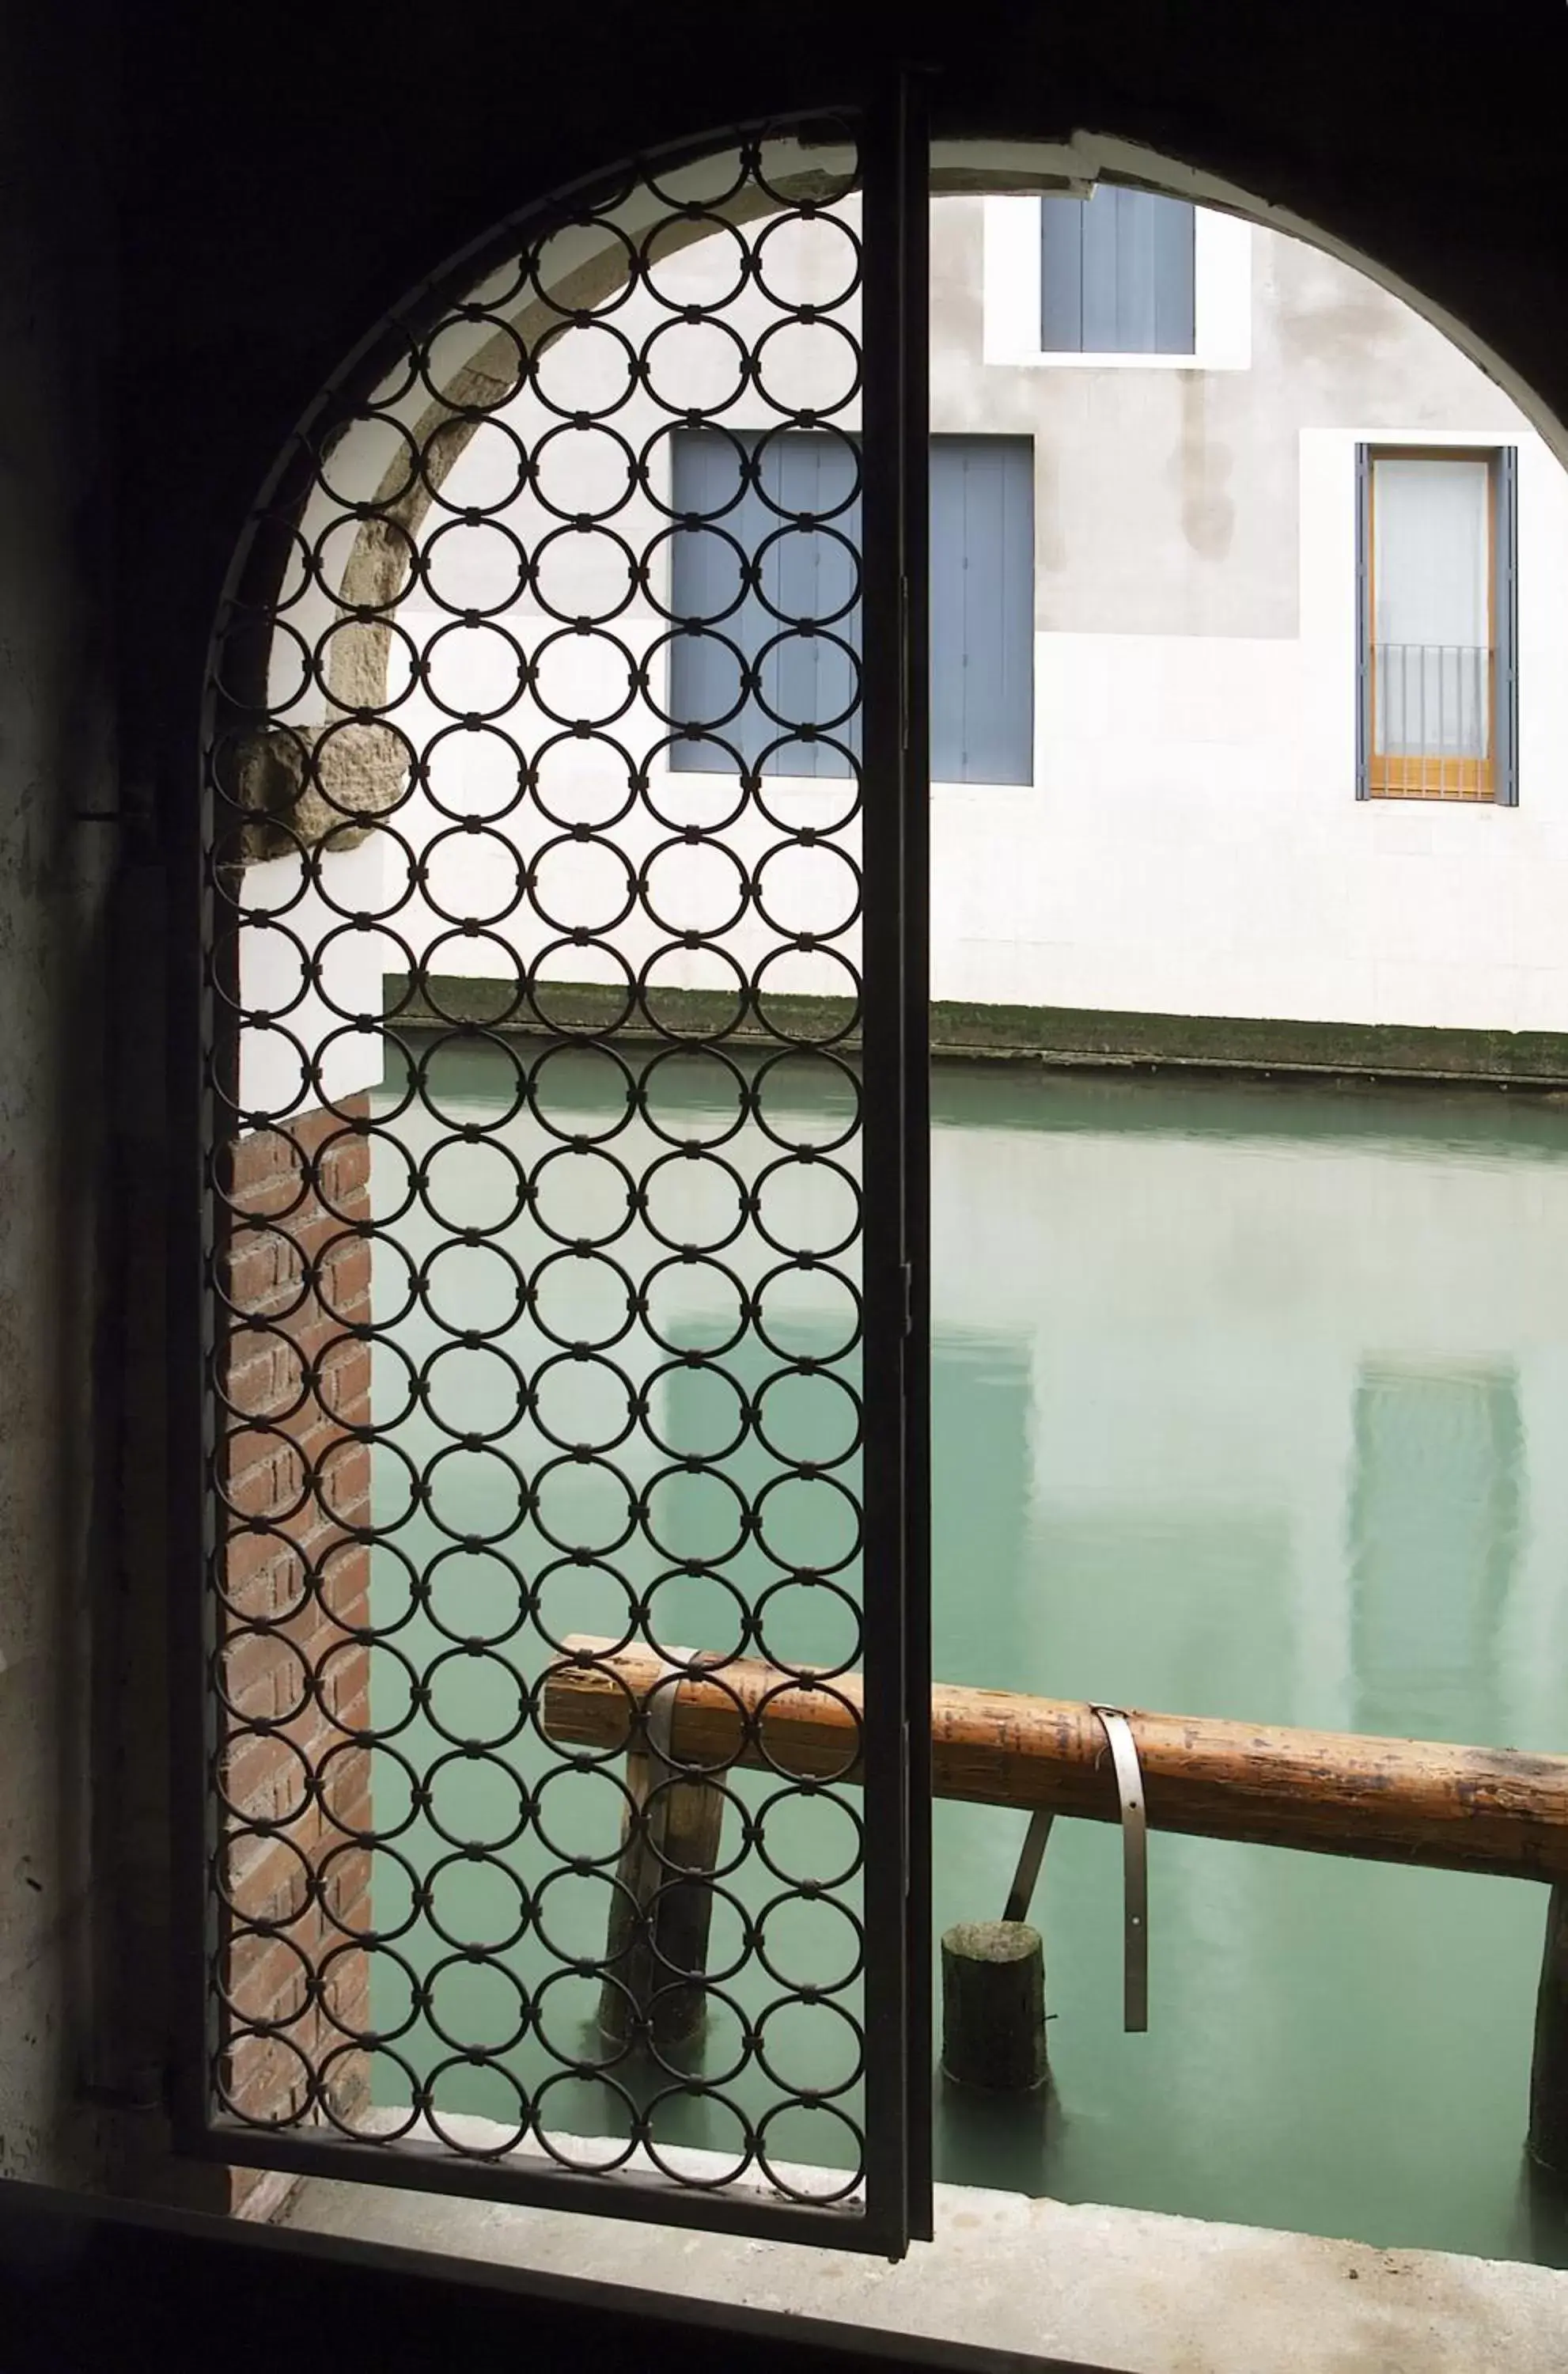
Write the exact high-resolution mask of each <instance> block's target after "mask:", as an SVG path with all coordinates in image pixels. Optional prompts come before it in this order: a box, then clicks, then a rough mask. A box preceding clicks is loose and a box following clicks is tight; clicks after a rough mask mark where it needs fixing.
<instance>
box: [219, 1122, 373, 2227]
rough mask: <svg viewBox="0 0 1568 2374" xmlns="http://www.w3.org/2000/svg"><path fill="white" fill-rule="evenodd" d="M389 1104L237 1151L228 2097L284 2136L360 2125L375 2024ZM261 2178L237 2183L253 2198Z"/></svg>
mask: <svg viewBox="0 0 1568 2374" xmlns="http://www.w3.org/2000/svg"><path fill="white" fill-rule="evenodd" d="M367 1121H368V1105H367V1103H366V1101H365V1100H364V1099H356V1100H352V1101H350V1102H346V1103H345V1105H344V1106H343V1108H342V1109H341V1110H340V1111H335V1112H323V1111H315V1112H311V1113H309V1114H307V1115H304V1116H302V1117H298V1118H296V1119H295V1120H293V1121H291V1122H289V1123H288V1124H287V1128H285V1129H268V1130H258V1131H255V1132H252V1133H251V1134H248V1135H247V1136H245V1137H243V1138H241V1139H240V1140H239V1141H237V1142H235V1143H234V1144H232V1145H230V1146H228V1147H227V1148H226V1149H225V1151H224V1153H223V1156H222V1158H221V1160H220V1163H219V1167H218V1172H217V1181H216V1183H217V1187H218V1192H219V1193H220V1195H221V1197H222V1199H223V1201H224V1204H225V1205H227V1208H228V1212H229V1213H230V1215H231V1216H232V1219H231V1232H230V1237H229V1242H228V1247H227V1250H226V1252H225V1253H224V1255H223V1257H222V1260H221V1263H220V1267H219V1281H218V1282H219V1290H220V1295H221V1297H222V1298H223V1300H224V1302H225V1303H226V1304H227V1307H228V1311H229V1313H230V1317H229V1321H228V1340H227V1344H226V1345H225V1346H223V1348H222V1350H221V1352H220V1354H219V1357H218V1388H219V1398H220V1403H221V1404H222V1406H223V1407H224V1409H225V1410H226V1412H227V1417H226V1434H225V1438H224V1440H223V1442H222V1444H221V1447H220V1451H219V1454H218V1474H219V1477H220V1479H221V1485H222V1491H223V1497H224V1499H225V1500H226V1501H227V1504H228V1510H229V1511H230V1514H229V1516H228V1520H227V1538H226V1539H225V1540H224V1541H223V1542H222V1543H221V1545H220V1547H219V1551H218V1554H217V1556H218V1571H217V1577H216V1580H217V1581H218V1583H219V1587H220V1590H221V1594H222V1603H223V1604H222V1614H221V1617H220V1623H219V1628H218V1638H217V1644H216V1650H215V1652H214V1661H213V1663H214V1672H213V1681H214V1686H215V1687H216V1690H217V1692H218V1693H219V1704H220V1715H219V1745H218V1752H217V1762H216V1782H217V1788H218V1792H219V1796H220V1802H221V1803H222V1804H223V1805H224V1807H225V1808H226V1809H227V1810H226V1812H225V1814H224V1816H223V1819H224V1823H225V1830H226V1837H225V1841H224V1862H225V1875H224V1883H223V1886H224V1895H225V1898H226V1901H227V1914H226V1922H227V1928H226V1934H225V1935H224V1937H223V1939H222V1942H221V1944H220V1947H219V1957H220V1969H221V1980H220V1983H221V1986H222V1991H223V1994H224V1997H225V1999H226V2002H227V2004H228V2017H227V2022H226V2029H227V2032H226V2039H225V2042H226V2050H225V2051H224V2053H223V2056H222V2060H221V2062H220V2066H219V2088H220V2103H221V2104H222V2105H223V2106H226V2107H227V2108H228V2109H229V2110H232V2111H234V2112H236V2113H238V2114H239V2115H240V2117H242V2118H244V2119H246V2120H249V2121H258V2122H262V2123H265V2124H275V2123H280V2122H283V2121H290V2122H294V2121H298V2122H300V2123H314V2122H317V2121H321V2120H322V2118H324V2117H325V2115H326V2108H327V2105H328V2104H330V2105H331V2106H332V2108H333V2110H335V2111H336V2112H337V2113H338V2115H339V2116H342V2117H347V2116H349V2115H350V2114H351V2113H352V2111H353V2110H354V2108H355V2106H356V2104H357V2102H358V2101H360V2100H361V2099H362V2098H363V2097H364V2095H365V2092H366V2064H365V2057H364V2054H363V2052H362V2051H359V2050H358V2049H357V2047H356V2045H355V2043H354V2041H353V2038H354V2036H355V2034H356V2032H358V2033H363V2032H364V2031H365V2030H366V2029H367V2028H368V2027H369V1957H368V1956H367V1954H366V1952H365V1950H364V1948H363V1946H362V1945H360V1944H359V1943H358V1942H357V1938H358V1936H360V1935H361V1934H362V1933H363V1932H364V1931H365V1929H366V1928H367V1926H368V1925H369V1887H370V1850H369V1847H367V1846H365V1845H362V1844H360V1843H358V1842H357V1839H356V1838H355V1836H354V1833H355V1832H356V1831H362V1830H365V1829H367V1828H369V1821H370V1750H369V1746H368V1745H366V1744H364V1742H363V1740H362V1739H361V1738H358V1737H357V1735H356V1734H357V1733H362V1732H363V1731H364V1729H365V1728H366V1727H367V1726H368V1724H369V1679H370V1652H369V1644H368V1642H367V1641H366V1640H365V1639H363V1638H362V1637H357V1633H358V1632H360V1631H362V1629H363V1628H364V1627H365V1626H366V1625H367V1624H368V1623H369V1576H370V1553H369V1546H368V1545H367V1544H366V1543H365V1542H364V1541H362V1540H360V1539H358V1538H357V1537H356V1534H355V1533H354V1531H353V1530H352V1529H353V1528H355V1527H357V1526H362V1525H365V1524H368V1523H369V1515H370V1448H369V1442H368V1440H365V1439H363V1438H362V1437H361V1436H360V1435H358V1434H357V1433H356V1432H355V1431H353V1429H355V1428H365V1427H367V1426H368V1425H369V1416H370V1346H369V1340H368V1335H367V1334H366V1332H365V1331H367V1330H368V1328H369V1320H370V1240H369V1234H368V1229H369V1219H370V1194H369V1187H370V1143H371V1142H370V1138H369V1134H368V1132H367V1127H366V1124H367ZM245 2189H246V2180H244V2179H243V2178H240V2179H239V2180H238V2181H237V2200H236V2205H239V2200H238V2195H240V2194H242V2192H243V2191H244V2190H245Z"/></svg>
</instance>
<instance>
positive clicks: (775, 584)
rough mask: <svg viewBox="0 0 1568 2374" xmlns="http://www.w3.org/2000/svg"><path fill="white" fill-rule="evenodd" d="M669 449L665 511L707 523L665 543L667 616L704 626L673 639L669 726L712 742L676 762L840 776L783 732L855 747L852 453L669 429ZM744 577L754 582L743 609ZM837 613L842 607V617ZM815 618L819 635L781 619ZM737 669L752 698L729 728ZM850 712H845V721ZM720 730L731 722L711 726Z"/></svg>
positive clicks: (818, 439)
mask: <svg viewBox="0 0 1568 2374" xmlns="http://www.w3.org/2000/svg"><path fill="white" fill-rule="evenodd" d="M673 449H674V450H673V491H672V497H671V508H672V510H673V511H675V512H677V513H680V512H694V513H696V514H698V515H699V516H700V517H701V518H703V519H704V520H705V521H707V522H708V524H706V525H702V526H693V527H686V528H680V529H678V530H677V531H676V534H675V535H674V536H673V539H672V544H673V554H672V564H671V576H672V596H671V604H670V606H671V609H672V611H673V614H674V617H675V618H676V619H677V620H678V621H682V622H685V623H686V624H688V625H693V626H696V627H698V628H699V629H702V628H704V625H705V622H711V624H710V625H709V626H708V627H707V628H706V630H704V631H699V632H697V633H695V634H693V633H677V634H676V636H675V638H674V641H673V643H672V645H671V661H670V699H669V708H670V713H671V715H672V716H673V718H674V719H675V720H676V721H677V723H679V724H682V725H691V726H700V727H705V728H706V729H707V730H708V733H709V734H710V735H712V736H713V737H715V738H713V739H710V740H698V739H696V738H695V737H693V738H685V739H683V740H681V741H680V742H678V743H677V744H676V745H675V746H674V749H673V752H672V763H673V765H674V766H676V767H680V768H692V769H694V770H697V771H699V772H708V773H719V774H724V773H733V772H734V771H735V757H734V753H736V752H737V751H738V752H739V754H740V757H741V759H742V761H743V763H744V764H745V765H747V766H755V765H756V763H757V762H758V760H759V759H762V761H763V771H764V772H765V773H766V774H778V773H783V774H790V775H847V774H848V771H849V764H850V762H849V760H848V758H846V756H845V755H844V752H843V750H842V749H839V748H836V747H835V746H834V744H833V742H832V741H829V742H823V743H817V742H813V741H810V740H807V741H803V742H802V741H792V740H790V733H791V729H792V728H793V729H799V728H801V727H804V728H807V729H808V730H822V731H824V732H825V733H827V734H829V735H833V736H834V737H835V738H836V739H837V741H838V742H841V743H845V744H847V745H848V747H849V748H850V749H851V750H855V751H858V750H859V748H860V740H859V735H860V714H859V709H858V706H857V704H856V699H855V689H856V685H855V679H856V667H855V663H854V660H853V659H852V658H851V656H850V652H858V651H859V649H860V611H859V605H858V603H855V602H853V598H852V597H853V596H854V593H855V580H856V573H857V572H856V558H855V556H856V553H857V552H858V550H859V543H860V499H859V496H858V495H856V496H855V498H854V499H853V501H851V500H850V499H849V498H850V495H851V491H852V489H853V488H854V485H855V471H856V462H855V454H854V452H853V450H852V448H851V447H850V446H849V445H848V444H847V443H846V441H844V440H843V439H841V438H837V437H831V436H823V435H819V434H813V433H812V432H810V431H799V432H795V431H788V432H786V433H784V434H782V435H778V436H773V437H769V438H767V439H766V440H759V438H758V437H757V436H756V435H755V434H748V435H746V436H744V437H739V438H737V437H734V436H731V435H730V434H728V433H727V432H725V431H724V430H722V429H679V430H677V431H676V432H675V435H674V438H673ZM752 453H755V455H756V464H755V469H756V483H755V484H754V485H749V486H747V487H746V488H745V489H744V491H742V490H741V479H742V471H743V454H746V455H749V454H752ZM737 498H738V499H737ZM801 515H810V516H812V517H813V518H814V517H821V516H823V515H831V516H830V517H829V518H828V521H827V524H826V525H825V527H823V528H822V529H813V528H810V527H798V526H796V525H795V524H794V520H795V518H796V517H798V516H801ZM727 537H733V539H734V542H735V544H736V545H738V546H740V551H739V552H737V551H736V550H735V549H734V546H732V545H731V543H729V542H728V541H727ZM840 538H842V539H844V541H840ZM742 556H743V557H744V558H742ZM747 568H750V569H751V570H754V571H755V580H754V582H753V583H752V585H751V586H750V587H749V588H747V589H746V590H745V591H744V593H743V579H744V574H745V570H746V569H747ZM742 596H743V598H742ZM737 602H738V605H739V606H738V607H737V606H735V605H737ZM846 605H852V606H850V607H848V610H847V611H846ZM841 612H845V613H846V615H844V616H842V617H841V616H839V613H841ZM818 619H821V620H825V621H827V622H829V623H828V624H827V626H826V629H825V633H824V634H823V635H821V636H813V635H805V634H795V633H791V632H790V622H791V621H795V620H800V621H814V620H818ZM835 638H837V640H833V639H835ZM846 643H847V644H848V645H849V647H850V651H846V650H845V649H844V648H843V645H844V644H846ZM746 668H754V669H755V670H756V672H757V676H756V690H757V691H758V692H760V694H761V696H762V699H760V700H759V699H757V698H756V697H755V694H753V695H752V696H751V697H750V698H748V699H746V700H745V702H744V704H743V707H742V708H741V710H740V711H739V713H738V714H737V715H735V716H734V717H732V718H731V717H730V714H729V713H730V711H731V710H733V709H734V708H735V704H736V702H737V701H738V700H740V699H741V697H742V693H743V690H744V688H745V679H744V671H745V669H746ZM764 701H766V708H765V707H764V706H763V702H764ZM769 710H771V711H773V714H772V715H771V716H770V715H769V714H768V711H769ZM846 711H850V712H852V713H851V714H850V715H848V717H847V718H846V717H845V712H846ZM726 718H728V719H729V722H728V723H720V720H723V719H726ZM840 719H843V720H844V722H843V723H835V721H836V720H840ZM775 745H780V747H778V748H777V749H776V748H775V747H774V746H775ZM765 752H766V753H767V754H768V755H767V756H766V758H764V753H765Z"/></svg>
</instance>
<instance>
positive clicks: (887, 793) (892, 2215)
mask: <svg viewBox="0 0 1568 2374" xmlns="http://www.w3.org/2000/svg"><path fill="white" fill-rule="evenodd" d="M929 207H930V172H929V162H928V140H927V135H926V127H925V118H924V109H923V105H922V94H921V92H920V91H919V87H918V85H917V84H916V83H915V82H914V80H913V79H912V77H910V76H908V75H907V74H906V75H904V76H901V77H900V79H899V84H898V87H897V89H896V91H895V93H891V94H889V97H888V99H887V100H886V101H884V102H883V104H882V105H881V106H879V107H878V108H877V109H876V110H875V111H874V112H873V113H872V116H871V118H870V119H869V120H868V123H867V137H866V155H865V188H864V226H865V248H864V272H865V282H864V294H863V299H862V340H863V355H864V362H863V370H864V382H863V395H862V424H863V435H862V441H861V452H862V456H863V462H862V467H863V472H864V484H863V489H862V499H861V522H862V526H861V549H862V555H863V558H862V570H863V579H862V617H863V619H864V642H863V662H862V664H863V668H864V676H863V678H862V685H861V699H862V711H861V716H862V725H863V729H864V741H863V754H864V755H863V760H862V773H861V793H862V832H863V843H862V848H863V864H864V867H865V904H864V924H863V940H862V965H863V1007H862V1021H861V1030H862V1039H861V1048H862V1053H861V1072H862V1083H863V1096H864V1124H863V1126H864V1213H865V1219H864V1228H865V1238H864V1255H863V1258H864V1264H865V1269H864V1295H865V1343H864V1363H865V1367H864V1381H865V1399H866V1417H865V1451H864V1460H865V1465H864V1496H865V1546H864V1558H865V1603H866V1651H867V1688H866V1736H865V1773H866V1811H867V1815H868V1816H869V1817H870V1818H869V1819H868V1824H867V1861H866V1871H865V1912H866V1931H867V1937H868V1968H867V1974H866V2030H867V2033H866V2063H867V2065H866V2131H867V2197H868V2203H869V2204H871V2206H872V2213H873V2215H875V2214H876V2211H877V2209H878V2206H879V2204H880V2210H881V2215H880V2217H879V2220H878V2222H879V2228H880V2230H881V2231H882V2232H883V2234H884V2235H885V2237H886V2245H887V2248H888V2250H889V2251H890V2253H894V2252H896V2253H899V2254H901V2253H902V2251H903V2249H904V2247H905V2245H906V2243H907V2240H908V2239H909V2238H910V2236H911V2235H912V2234H920V2235H929V2233H930V2068H931V2062H930V1913H929V1905H928V1890H929V1863H930V1852H929V1803H930V1791H929V1785H928V1781H927V1772H928V1768H929V1763H930V1648H929V1627H930V1618H929V1598H930V1589H929V1555H928V1550H927V1540H928V1535H929V1523H928V1516H927V1475H926V1465H927V1463H926V1456H925V1448H924V1445H925V1431H926V1428H925V1404H926V1393H925V1364H924V1359H923V1355H922V1351H921V1348H920V1347H921V1346H922V1343H923V1337H924V1332H925V1317H924V1311H925V1299H926V1296H925V1283H926V1281H925V1271H926V1259H925V1238H926V1196H925V1187H924V1179H925V1170H926V1163H927V1142H926V1141H927V1128H928V1122H927V1099H926V1089H925V1052H926V1040H927V1029H928V1025H927V1015H926V998H927V983H926V917H927V898H926V883H925V873H926V858H925V852H926V847H927V809H928V805H929V798H930V784H929V769H928V747H929V739H930V734H929V723H928V711H929V708H930V681H929V669H928V664H927V635H926V626H925V614H926V609H927V605H928V602H929V598H930V595H929V561H928V550H927V547H928V543H929V533H928V528H927V514H928V507H929V502H930V491H929V460H928V449H929V424H928V407H927V400H926V384H927V362H926V355H927V346H928V323H927V315H928V266H927V249H928V214H929ZM876 1677H880V1686H878V1684H877V1678H876ZM879 1807H880V1808H883V1809H890V1808H893V1807H896V1808H897V1815H898V1818H897V1822H896V1826H892V1825H890V1826H889V1828H888V1829H887V1830H885V1831H884V1830H883V1828H882V1824H881V1822H880V1820H879V1819H878V1818H877V1809H878V1808H879ZM917 2106H918V2107H917Z"/></svg>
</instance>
